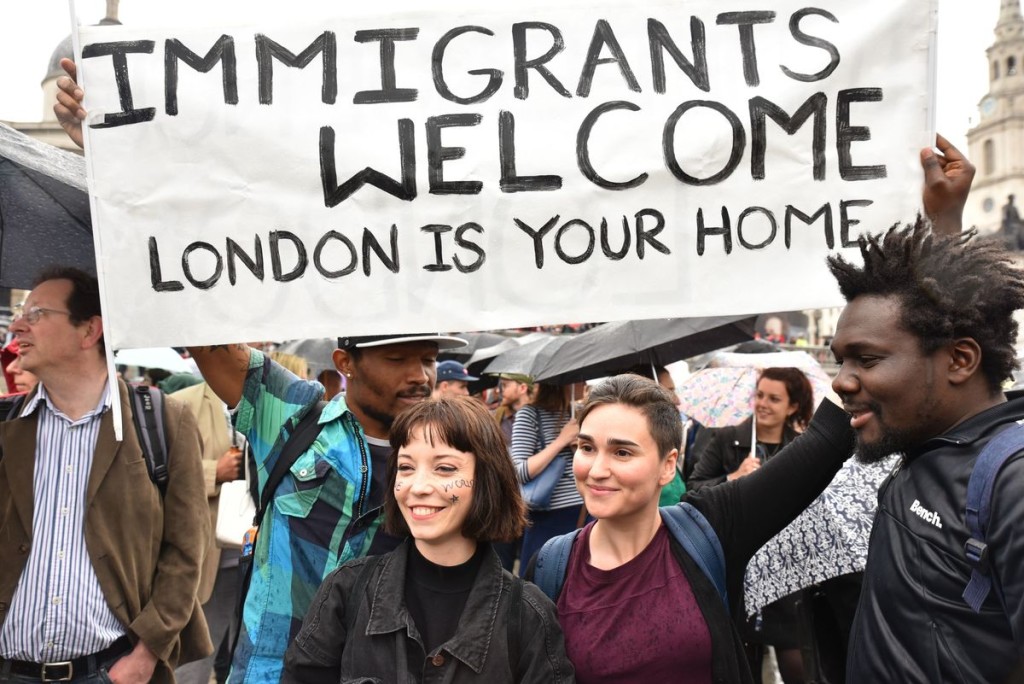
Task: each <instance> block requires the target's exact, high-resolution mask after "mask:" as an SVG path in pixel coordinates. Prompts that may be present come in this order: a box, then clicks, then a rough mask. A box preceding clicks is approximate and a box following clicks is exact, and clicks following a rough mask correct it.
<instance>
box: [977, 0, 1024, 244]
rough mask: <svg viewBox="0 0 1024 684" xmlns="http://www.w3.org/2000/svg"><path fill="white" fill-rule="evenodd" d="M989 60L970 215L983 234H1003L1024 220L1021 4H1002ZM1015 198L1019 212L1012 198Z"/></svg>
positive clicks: (1009, 1) (1023, 30) (1007, 1)
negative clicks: (1009, 223) (1006, 223)
mask: <svg viewBox="0 0 1024 684" xmlns="http://www.w3.org/2000/svg"><path fill="white" fill-rule="evenodd" d="M986 54H987V56H988V77H989V89H988V94H986V95H985V97H983V98H982V99H981V102H980V103H979V104H978V110H979V114H980V119H979V122H978V124H977V125H976V126H974V127H973V128H972V129H971V130H970V131H968V133H967V147H968V153H967V154H968V157H969V158H970V159H971V161H973V162H974V164H975V166H976V167H977V170H978V171H977V176H975V179H974V186H973V188H972V190H971V195H970V197H969V198H968V201H967V207H966V209H965V213H964V223H965V224H966V225H973V226H977V227H978V229H979V230H980V231H981V232H982V233H994V232H997V231H998V230H1000V227H1001V225H1002V223H1003V217H1004V215H1007V214H1009V216H1010V218H1012V217H1013V215H1014V214H1015V213H1016V216H1017V217H1018V219H1019V218H1020V216H1022V215H1024V214H1022V210H1021V208H1020V205H1021V203H1022V202H1024V15H1022V14H1021V8H1020V0H1000V9H999V21H998V22H997V23H996V28H995V42H993V43H992V46H991V47H990V48H988V50H987V51H986ZM1011 195H1014V196H1015V203H1014V205H1013V206H1014V209H1009V207H1008V205H1009V203H1010V200H1009V197H1010V196H1011Z"/></svg>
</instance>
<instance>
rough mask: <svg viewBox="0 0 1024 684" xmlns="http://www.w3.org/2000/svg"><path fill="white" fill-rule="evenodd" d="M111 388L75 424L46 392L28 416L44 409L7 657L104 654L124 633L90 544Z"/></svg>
mask: <svg viewBox="0 0 1024 684" xmlns="http://www.w3.org/2000/svg"><path fill="white" fill-rule="evenodd" d="M110 401H111V400H110V383H109V382H108V383H107V385H106V387H104V389H103V395H102V396H101V397H100V401H99V403H98V404H97V405H96V408H94V409H93V410H92V411H90V412H89V413H87V414H85V415H84V416H82V417H81V418H79V419H78V420H74V421H73V420H71V419H70V418H68V417H67V416H66V415H64V414H63V413H61V412H60V410H58V409H57V407H56V406H54V405H53V403H52V402H51V401H50V397H49V396H48V395H47V394H46V388H45V387H44V386H43V385H42V384H40V385H39V391H38V392H37V393H36V395H35V396H34V397H33V398H32V400H31V401H29V402H27V403H26V404H25V406H24V408H23V410H22V412H21V416H22V417H24V416H27V415H30V414H31V413H32V412H33V411H36V410H37V409H38V410H39V425H38V428H37V430H36V454H35V464H34V469H33V486H34V492H33V494H34V496H33V512H32V545H31V548H30V550H29V555H28V560H27V563H26V565H25V570H24V571H23V572H22V574H21V579H20V580H19V582H18V586H17V588H16V589H15V590H14V598H13V599H12V601H11V607H10V610H9V613H8V617H7V619H6V620H5V621H4V624H3V628H2V629H0V656H2V657H3V658H7V659H14V660H27V661H31V662H35V663H52V662H59V661H63V660H70V659H72V658H77V657H78V656H82V655H88V654H90V653H96V652H97V651H101V650H103V649H104V648H106V647H107V646H109V645H110V644H112V643H113V642H114V641H115V640H116V639H117V638H118V637H119V636H121V635H123V634H124V633H125V628H124V625H122V624H121V622H120V621H119V620H118V619H117V617H115V616H114V613H113V612H112V611H111V610H110V607H109V606H108V605H107V601H106V599H105V598H104V597H103V590H102V589H101V588H100V583H99V580H98V579H97V577H96V572H95V571H94V570H93V567H92V562H91V560H90V559H89V552H88V550H87V549H86V546H85V493H86V487H87V485H88V482H89V473H90V471H91V470H92V461H93V452H94V451H95V449H96V438H97V436H98V435H99V431H100V421H101V419H102V417H103V414H104V413H105V412H106V411H107V410H109V409H110Z"/></svg>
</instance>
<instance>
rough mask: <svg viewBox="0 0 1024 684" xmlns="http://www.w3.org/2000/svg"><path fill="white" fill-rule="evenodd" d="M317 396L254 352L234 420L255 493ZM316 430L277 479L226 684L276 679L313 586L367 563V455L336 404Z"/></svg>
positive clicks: (348, 416) (375, 516) (373, 512)
mask: <svg viewBox="0 0 1024 684" xmlns="http://www.w3.org/2000/svg"><path fill="white" fill-rule="evenodd" d="M323 392H324V389H323V386H321V385H320V384H319V383H316V382H307V381H305V380H300V379H299V378H297V377H296V376H294V375H292V374H291V373H290V372H288V371H287V370H285V369H284V368H282V367H281V366H280V365H278V364H276V363H274V362H273V361H271V360H270V359H269V358H267V357H266V356H264V355H263V354H262V353H261V352H258V351H256V350H252V353H251V355H250V357H249V374H248V376H247V377H246V380H245V389H244V391H243V394H242V401H241V402H240V403H239V405H238V407H237V419H238V430H239V431H240V432H243V433H245V435H246V436H247V437H248V439H249V445H250V446H251V447H252V452H253V456H254V458H255V461H256V476H257V480H258V482H259V488H260V492H261V494H262V491H263V488H264V487H265V486H266V484H267V480H268V478H269V477H270V473H271V472H273V470H274V465H275V464H276V463H277V459H278V458H279V457H280V455H281V448H282V447H283V445H284V443H285V442H286V441H287V440H288V436H289V435H290V434H291V433H292V432H293V430H294V428H295V425H296V424H297V423H298V422H299V421H300V420H301V419H302V417H303V416H304V415H305V414H306V413H307V412H308V411H309V409H310V408H311V407H312V406H314V405H315V404H316V403H317V402H318V401H319V400H320V398H321V397H322V396H323ZM319 422H320V424H321V425H322V428H321V431H320V434H319V436H317V439H316V441H315V442H313V445H312V446H311V447H310V448H309V449H308V450H306V451H305V452H304V453H303V454H302V455H301V456H299V458H298V460H296V461H295V463H294V465H292V467H291V472H290V474H288V475H286V476H285V477H284V479H283V480H281V484H280V485H279V486H278V487H277V491H276V492H274V497H273V499H271V504H270V506H269V509H268V510H267V513H266V515H265V516H264V518H263V522H262V524H261V525H260V530H259V534H258V535H257V537H256V545H255V549H254V551H253V572H252V580H251V581H250V583H249V591H248V593H247V594H246V596H245V607H244V608H243V611H242V629H241V630H240V633H239V636H238V645H237V647H236V648H235V655H234V660H233V662H232V664H231V676H230V679H229V681H230V682H231V683H232V684H237V683H239V682H245V683H246V684H249V683H255V682H258V683H260V684H262V683H264V682H265V683H267V684H277V683H278V682H279V681H280V680H281V673H282V670H283V669H284V652H285V649H286V648H287V646H288V643H289V642H290V641H291V640H292V637H294V636H295V634H296V633H297V632H298V631H299V627H301V626H302V619H303V617H305V615H306V611H307V609H308V608H309V604H310V603H311V602H312V600H313V596H314V595H315V594H316V590H317V589H318V588H319V586H320V583H321V582H322V581H323V579H324V578H325V577H326V576H327V575H329V574H330V573H331V572H332V571H333V570H334V569H335V568H337V567H338V566H339V565H341V564H342V563H344V562H345V561H348V560H351V559H353V558H358V557H360V556H363V555H366V552H367V551H368V550H369V547H370V542H371V541H372V540H373V537H374V535H375V533H376V531H377V528H378V526H379V525H380V522H381V519H382V515H381V514H382V511H383V508H382V507H381V505H380V501H381V500H382V499H383V497H382V496H381V493H380V492H376V493H374V494H375V495H374V496H373V497H371V496H370V494H371V482H372V480H373V476H374V474H375V473H374V472H373V465H374V464H373V461H372V459H371V457H370V450H369V448H368V447H367V445H366V442H365V441H364V436H363V431H362V428H361V427H360V425H359V423H358V421H356V419H355V416H354V415H352V413H351V412H350V411H349V410H348V407H347V405H346V404H345V399H344V397H343V396H341V395H338V396H337V397H335V398H334V399H333V400H332V401H330V402H329V403H328V404H327V406H326V407H325V408H324V410H323V413H322V414H320V421H319Z"/></svg>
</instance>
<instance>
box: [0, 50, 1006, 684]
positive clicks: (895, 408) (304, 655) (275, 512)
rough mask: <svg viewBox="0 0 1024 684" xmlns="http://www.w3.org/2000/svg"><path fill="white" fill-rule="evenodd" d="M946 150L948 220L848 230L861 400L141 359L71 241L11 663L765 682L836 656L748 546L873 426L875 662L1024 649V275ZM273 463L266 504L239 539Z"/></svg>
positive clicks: (6, 639)
mask: <svg viewBox="0 0 1024 684" xmlns="http://www.w3.org/2000/svg"><path fill="white" fill-rule="evenodd" d="M64 66H65V68H66V69H67V70H68V71H69V73H70V75H71V77H72V78H73V76H74V68H73V65H72V64H71V63H70V62H65V64H64ZM72 78H64V79H61V81H60V83H59V94H58V98H59V104H58V106H57V111H58V115H59V117H60V120H61V122H62V124H63V125H64V126H65V129H66V130H67V131H68V133H69V134H70V135H71V136H72V138H73V139H75V140H77V141H79V142H80V141H81V131H80V126H81V121H82V120H83V119H84V110H82V108H81V101H82V97H83V93H82V91H81V89H80V88H78V86H77V85H76V84H75V83H74V81H73V80H72ZM938 149H939V150H940V153H939V154H937V153H935V152H934V151H933V150H931V149H929V150H925V151H923V152H922V159H921V162H922V166H923V168H924V175H925V186H924V192H923V204H924V208H925V211H926V213H927V215H928V217H929V218H928V219H923V218H918V220H917V221H916V222H913V223H911V224H909V225H907V226H903V227H893V228H890V229H888V230H885V231H883V232H880V233H875V234H868V235H865V236H863V237H861V238H860V239H859V242H858V244H859V247H860V253H861V256H862V257H863V264H854V263H851V262H848V261H847V260H846V259H844V258H843V257H842V256H834V257H830V258H829V259H828V266H829V268H830V269H831V271H832V273H833V275H834V276H835V278H836V280H837V282H838V284H839V288H840V290H841V291H842V293H843V296H844V297H845V298H846V300H847V306H846V308H845V310H844V312H843V314H842V316H841V318H840V320H839V323H838V326H837V330H836V334H835V337H834V340H833V342H832V350H833V352H834V354H835V356H836V360H837V362H838V363H839V366H840V368H839V373H838V375H837V377H836V378H835V380H834V382H833V389H834V390H835V393H836V394H837V395H838V397H839V399H840V401H841V406H840V405H837V404H836V403H833V402H832V401H830V400H826V401H823V402H821V404H820V405H819V406H818V408H817V409H816V411H814V412H813V416H812V411H811V408H812V401H811V399H810V398H809V395H810V393H809V391H808V387H807V384H806V383H807V380H806V379H805V378H804V377H803V375H802V374H800V373H799V371H794V370H792V369H788V370H787V369H771V370H766V371H764V372H763V373H762V374H761V376H760V378H759V381H758V384H757V391H756V397H754V398H753V399H754V415H753V416H751V418H750V419H749V421H747V422H745V423H742V424H740V425H738V426H734V427H726V428H719V429H715V428H706V429H704V430H703V431H701V432H699V433H698V434H697V437H696V439H695V440H694V441H693V443H692V444H691V443H690V441H689V440H688V439H684V431H683V422H682V419H681V417H680V414H679V410H678V406H677V404H678V399H677V397H676V396H675V394H674V393H673V392H671V391H670V390H668V389H666V388H665V387H663V386H662V384H659V382H658V381H657V380H655V379H653V378H648V377H642V375H640V374H636V373H623V374H621V375H617V376H614V377H611V378H609V379H607V380H605V381H603V382H601V383H600V384H597V385H596V386H593V387H591V388H589V390H588V389H587V388H586V387H584V386H582V385H566V386H546V385H543V384H542V385H534V383H532V380H531V379H530V378H528V377H525V376H517V375H508V376H504V377H502V378H500V387H501V391H502V401H501V405H500V408H499V410H498V411H497V412H491V411H488V410H487V408H486V407H485V406H484V405H483V403H481V402H480V401H478V400H477V399H475V398H473V397H469V396H466V395H467V394H468V385H467V383H468V382H470V381H472V380H475V378H472V376H469V374H468V373H467V372H466V370H465V368H464V367H462V366H461V365H460V364H457V363H450V362H442V363H438V362H437V357H438V354H439V352H440V351H443V350H446V349H451V348H457V347H458V346H460V345H462V344H463V341H462V340H461V339H460V338H458V337H457V336H453V335H446V334H440V333H436V334H434V333H430V334H419V335H403V334H397V335H395V334H392V335H375V336H341V337H339V338H338V344H337V349H336V350H335V351H334V353H333V362H334V366H335V368H336V370H337V374H338V375H339V377H340V378H342V379H343V381H344V391H343V392H338V393H336V394H335V395H334V396H333V397H332V398H330V400H329V401H328V400H326V398H325V389H324V386H323V385H321V384H320V383H318V382H316V381H313V380H308V379H307V378H306V377H305V373H301V372H300V373H299V374H296V373H294V372H292V371H290V370H288V369H287V368H285V366H284V365H282V363H280V362H278V361H275V360H274V359H273V358H272V357H271V355H270V354H268V353H264V352H263V351H260V350H258V349H255V348H251V347H249V346H247V345H245V344H225V345H214V346H205V347H193V348H191V349H189V353H190V354H191V356H192V358H193V359H194V360H195V362H196V364H197V365H198V368H199V371H200V373H201V375H202V380H203V381H202V383H200V384H197V385H194V386H192V387H187V388H184V389H181V390H180V391H179V392H177V393H175V394H174V395H173V396H164V395H163V394H162V393H155V392H153V391H151V390H150V388H144V389H143V390H139V388H135V387H132V386H129V385H127V384H125V383H124V382H123V381H121V380H120V379H118V378H110V377H108V375H107V366H106V362H105V349H104V337H103V331H104V327H103V316H102V313H101V311H100V305H99V291H98V287H97V283H96V280H95V278H92V277H91V276H89V275H87V274H84V273H81V272H80V271H77V270H75V269H69V268H58V269H53V270H49V271H47V272H45V273H42V274H41V275H40V276H39V278H38V281H37V282H36V284H35V286H34V288H33V289H32V290H31V292H30V293H29V294H28V296H27V298H26V300H25V302H24V304H23V306H22V307H21V308H20V309H19V310H18V311H17V315H16V318H15V319H14V321H13V322H12V324H11V332H12V333H13V335H14V337H15V340H16V349H15V348H11V349H10V350H9V351H10V353H13V354H16V357H15V358H12V359H11V360H10V361H7V360H5V370H6V369H8V368H10V371H9V372H10V373H12V374H13V377H14V378H17V377H18V374H21V375H22V376H24V375H25V374H30V375H32V376H33V377H34V380H35V382H36V385H35V386H34V387H29V386H28V385H25V388H26V390H27V394H21V395H19V398H18V399H17V400H16V401H14V402H13V404H12V405H11V407H10V408H9V409H8V410H7V411H6V416H5V417H6V420H4V421H3V423H2V424H0V449H2V452H0V453H2V456H0V458H2V461H0V558H2V559H3V562H2V563H0V682H40V681H72V682H104V681H112V682H117V683H118V684H121V683H135V682H146V681H154V682H174V681H177V680H181V681H197V682H204V683H205V682H206V681H208V680H209V678H210V676H211V672H214V673H215V676H216V678H217V680H218V681H230V682H280V681H288V682H320V681H323V682H405V681H445V682H505V681H507V682H537V683H538V684H539V683H541V682H545V683H547V682H572V681H580V682H587V683H591V682H593V683H597V682H640V681H643V682H754V681H759V680H760V676H761V672H760V660H759V656H758V653H757V650H758V649H757V647H758V646H759V645H764V644H771V645H774V646H775V649H776V651H777V652H778V654H779V662H780V666H781V669H782V671H783V675H784V677H785V680H786V682H787V684H788V683H789V682H797V681H809V680H808V679H806V674H805V673H804V671H803V669H802V657H803V654H802V653H801V650H802V646H803V645H804V644H802V643H801V642H800V640H799V638H798V637H796V636H795V635H794V633H793V632H794V623H795V622H796V621H797V620H798V619H799V618H798V617H794V606H793V604H792V599H791V598H789V597H787V598H786V599H783V600H781V601H778V602H776V603H775V604H772V605H770V606H768V607H766V608H765V609H764V610H763V611H762V612H761V614H760V617H759V618H758V620H757V624H751V621H750V620H748V619H747V616H746V611H745V610H744V609H743V590H742V585H743V575H744V570H745V568H746V565H747V562H748V561H749V559H750V558H751V557H752V555H753V554H754V553H755V552H756V551H757V550H758V548H760V547H761V546H762V545H763V544H764V543H765V542H767V541H768V540H769V539H771V538H772V537H773V536H774V535H776V534H777V533H778V532H779V531H780V530H782V529H783V528H784V527H786V525H787V524H789V523H790V522H791V521H792V520H793V519H794V518H796V517H797V516H798V515H799V514H800V513H801V511H803V510H804V509H805V508H806V507H807V506H808V505H809V504H811V502H812V501H814V500H815V498H816V497H818V496H819V494H820V493H821V492H822V491H823V490H824V489H825V488H826V486H827V485H828V484H829V482H830V481H831V480H832V479H833V477H834V476H835V474H836V473H837V472H838V470H839V469H840V468H841V467H842V466H843V464H844V462H845V461H846V460H847V459H849V458H850V457H851V456H852V455H855V456H856V458H857V459H859V460H861V461H864V462H872V461H877V460H879V459H882V458H886V457H889V456H890V455H892V454H899V465H898V466H897V467H896V468H895V469H894V471H893V472H892V474H891V475H890V476H889V477H888V478H886V480H885V482H884V483H883V485H882V487H881V489H880V491H879V492H878V493H877V496H878V513H877V516H876V519H875V524H874V531H873V533H872V538H871V544H870V550H869V554H868V561H867V566H866V568H865V569H864V572H863V577H862V582H861V588H860V590H859V591H860V599H859V606H858V610H857V612H856V616H855V617H854V618H853V619H852V624H851V625H849V631H850V633H851V636H850V639H849V644H848V651H849V654H848V656H847V657H845V658H844V660H845V663H844V666H845V667H844V669H845V676H844V677H843V680H844V681H847V682H851V683H861V682H868V683H873V682H888V681H893V682H896V681H898V682H928V683H935V682H954V681H964V682H1020V681H1024V557H1022V554H1024V547H1022V538H1021V534H1020V530H1021V529H1022V524H1024V497H1021V496H1020V493H1019V491H1018V490H1019V483H1020V482H1021V481H1022V479H1021V478H1022V477H1024V456H1022V454H1024V438H1022V437H1020V436H1019V433H1020V432H1021V430H1018V429H1017V423H1018V421H1022V420H1024V397H1018V396H1016V395H1013V394H1011V395H1009V396H1008V395H1007V394H1005V393H1004V392H1003V390H1002V383H1003V382H1004V381H1005V380H1006V379H1007V378H1009V377H1010V375H1011V372H1012V370H1013V368H1014V366H1015V356H1016V355H1015V353H1014V343H1015V338H1016V333H1017V324H1016V323H1015V322H1014V319H1013V314H1014V312H1015V311H1016V310H1018V309H1020V308H1022V307H1024V273H1022V272H1021V271H1020V270H1018V269H1017V268H1016V267H1015V266H1014V264H1013V261H1012V257H1011V255H1010V254H1009V253H1007V252H1005V251H1003V248H1002V247H1001V246H999V245H998V244H996V243H994V242H991V241H985V240H981V239H978V238H977V237H976V236H975V235H973V234H972V233H971V232H966V233H961V232H960V225H959V223H960V214H961V212H962V209H963V205H964V201H965V200H966V196H967V193H968V190H969V188H970V184H971V180H972V177H973V168H972V167H971V165H970V164H969V162H967V160H965V159H964V158H963V157H962V156H961V155H960V153H959V152H958V151H957V150H956V149H955V148H953V147H952V146H950V145H949V144H948V143H946V142H945V141H944V140H942V139H941V138H940V139H939V141H938ZM281 360H282V361H286V359H281ZM11 366H13V368H11ZM648 374H649V373H648ZM648 374H645V375H648ZM670 380H671V378H670V377H669V378H665V379H663V384H668V383H669V382H670ZM11 382H12V383H13V384H14V386H15V387H16V388H17V389H19V390H20V389H21V386H19V385H18V381H17V380H16V379H12V381H11ZM113 402H119V403H120V406H121V415H122V426H121V427H122V429H123V435H124V437H123V441H121V442H117V441H116V440H115V438H114V429H113V428H114V426H113V412H112V411H111V410H110V408H111V406H112V404H113ZM153 402H157V403H159V404H160V405H161V408H159V409H157V410H154V409H153ZM157 413H159V414H160V416H161V417H160V418H159V419H154V414H157ZM1022 430H1024V428H1022ZM701 433H703V434H701ZM1007 445H1008V446H1007ZM997 447H998V448H997ZM997 452H998V453H997ZM994 454H995V456H994ZM684 456H685V457H687V458H690V457H692V459H693V461H695V463H694V464H693V468H692V472H691V474H690V476H689V477H688V478H687V480H688V481H687V482H686V483H685V484H686V485H688V487H689V489H688V490H686V486H684V483H683V482H682V481H681V478H680V473H681V472H686V470H685V469H683V468H681V467H680V464H679V461H680V459H681V458H683V457H684ZM997 457H998V458H997ZM972 471H973V473H974V474H976V475H977V474H979V473H980V475H979V477H982V478H985V480H984V484H985V486H983V487H980V489H981V490H982V491H983V492H984V493H983V494H982V495H979V494H977V492H976V491H975V490H976V489H979V487H978V485H976V483H975V482H974V481H973V478H972ZM246 472H247V479H248V482H249V483H250V485H251V495H252V500H253V502H254V503H255V504H256V508H257V514H256V519H255V522H258V525H254V527H253V528H252V529H250V530H249V531H248V532H247V533H245V535H244V537H243V538H242V539H241V540H240V541H239V544H238V546H239V547H240V548H237V549H236V548H232V547H228V548H224V547H223V546H221V545H218V544H217V543H215V541H214V534H213V533H212V530H214V529H215V528H216V516H217V511H218V507H217V499H218V496H219V495H220V492H221V490H222V488H223V486H224V485H225V483H228V482H232V481H238V480H239V479H240V478H242V477H246ZM684 492H685V493H684ZM666 495H667V499H668V500H667V501H666ZM875 495H876V493H875V492H865V496H872V497H873V496H875ZM979 496H981V497H982V498H980V499H979V498H978V497H979ZM979 501H980V502H981V505H978V502H979ZM528 503H529V506H528V505H527V504H528ZM666 504H668V505H666ZM965 509H967V514H966V515H965ZM979 509H980V510H979ZM979 530H980V531H979ZM517 549H518V551H517ZM516 556H518V572H515V573H514V572H513V571H514V570H515V569H516V567H517V565H516ZM233 618H234V619H233ZM211 637H212V638H211ZM840 676H842V675H840Z"/></svg>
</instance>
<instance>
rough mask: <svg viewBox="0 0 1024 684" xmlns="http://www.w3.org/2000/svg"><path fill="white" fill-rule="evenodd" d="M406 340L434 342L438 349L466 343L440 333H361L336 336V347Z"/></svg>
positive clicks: (362, 347) (374, 345) (402, 342)
mask: <svg viewBox="0 0 1024 684" xmlns="http://www.w3.org/2000/svg"><path fill="white" fill-rule="evenodd" d="M406 342H436V343H437V348H438V349H458V348H459V347H465V346H466V345H467V344H468V342H466V340H464V339H462V338H461V337H455V336H454V335H442V334H441V333H422V334H412V335H410V334H405V335H363V336H361V337H355V336H351V335H350V336H348V337H339V338H338V349H345V350H349V349H367V348H369V347H383V346H384V345H386V344H404V343H406Z"/></svg>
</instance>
